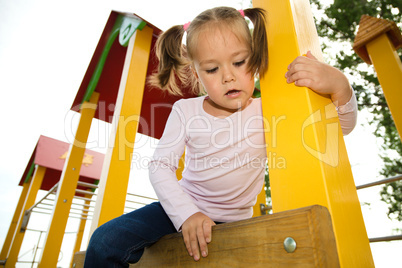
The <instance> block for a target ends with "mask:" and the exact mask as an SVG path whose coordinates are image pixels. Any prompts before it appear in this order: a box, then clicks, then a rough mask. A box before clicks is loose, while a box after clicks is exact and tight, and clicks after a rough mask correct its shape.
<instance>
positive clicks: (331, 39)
mask: <svg viewBox="0 0 402 268" xmlns="http://www.w3.org/2000/svg"><path fill="white" fill-rule="evenodd" d="M310 2H311V4H312V7H313V10H314V9H315V12H314V13H315V15H316V16H315V19H316V26H317V31H318V35H319V36H320V37H321V38H323V39H324V45H323V52H324V55H329V51H330V48H331V47H330V45H328V44H330V43H336V44H343V47H344V49H343V50H339V51H338V52H337V54H336V55H335V58H333V59H330V60H332V62H331V64H332V65H334V66H335V67H337V68H339V69H340V70H343V71H344V72H345V74H347V75H349V76H350V77H354V78H357V79H353V80H352V81H351V82H352V86H353V88H354V90H355V92H356V97H357V100H358V104H359V110H361V109H367V110H368V111H369V112H370V113H371V114H372V115H373V119H372V121H371V122H369V123H370V124H373V125H375V127H376V128H375V131H374V135H375V136H377V137H378V138H381V139H382V140H383V145H382V148H381V149H382V150H381V154H380V157H381V159H382V160H383V163H384V166H383V169H382V171H381V172H380V175H383V176H385V177H390V176H395V175H398V174H402V160H401V159H402V143H401V140H400V137H399V135H398V132H397V130H396V127H395V125H394V122H393V120H392V116H391V114H390V112H389V109H388V106H387V103H386V100H385V98H384V95H383V93H382V90H381V87H380V85H379V82H378V80H377V77H376V75H375V72H374V69H373V67H372V66H371V67H367V65H366V64H365V63H363V61H362V60H361V59H360V58H359V57H358V56H357V54H356V53H354V52H353V50H352V44H353V41H354V38H355V35H356V32H357V28H358V25H359V21H360V17H361V16H362V15H363V14H367V15H370V16H372V17H378V18H382V19H389V20H392V21H394V22H396V23H397V25H398V26H399V27H401V25H402V15H401V11H402V0H371V1H368V0H334V1H333V3H332V4H329V5H327V6H324V5H323V4H322V1H320V0H310ZM345 47H347V49H345ZM399 56H400V57H401V58H402V53H401V51H399ZM401 134H402V133H401ZM380 195H381V200H382V201H384V202H386V203H387V204H388V213H387V214H388V217H389V218H396V219H398V220H399V221H402V209H401V208H402V181H397V182H393V183H388V184H386V185H385V186H384V187H383V189H382V191H381V193H380Z"/></svg>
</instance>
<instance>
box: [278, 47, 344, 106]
mask: <svg viewBox="0 0 402 268" xmlns="http://www.w3.org/2000/svg"><path fill="white" fill-rule="evenodd" d="M285 77H286V81H287V82H288V83H295V85H296V86H299V87H308V88H310V89H312V90H314V91H315V92H317V93H319V94H329V95H330V96H331V100H332V102H334V103H335V105H336V106H340V105H343V104H345V103H347V102H348V101H349V100H350V98H351V96H352V88H351V86H350V84H349V81H348V79H347V78H346V76H345V75H344V74H343V73H342V72H341V71H339V70H338V69H336V68H334V67H332V66H330V65H328V64H326V63H323V62H320V61H318V60H317V59H316V57H314V56H313V54H311V52H310V51H308V52H307V54H306V56H305V57H303V56H299V57H297V58H296V59H295V60H294V61H293V62H292V63H291V64H290V65H289V66H288V72H287V73H286V74H285Z"/></svg>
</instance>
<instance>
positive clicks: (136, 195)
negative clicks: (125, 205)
mask: <svg viewBox="0 0 402 268" xmlns="http://www.w3.org/2000/svg"><path fill="white" fill-rule="evenodd" d="M127 195H130V196H135V197H141V198H146V199H151V200H155V201H158V199H156V198H153V197H148V196H143V195H138V194H130V193H127Z"/></svg>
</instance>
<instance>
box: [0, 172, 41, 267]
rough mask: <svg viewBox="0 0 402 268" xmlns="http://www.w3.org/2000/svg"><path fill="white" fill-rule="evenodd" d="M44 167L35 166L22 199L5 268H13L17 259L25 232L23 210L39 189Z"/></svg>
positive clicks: (32, 203)
mask: <svg viewBox="0 0 402 268" xmlns="http://www.w3.org/2000/svg"><path fill="white" fill-rule="evenodd" d="M45 173H46V168H45V167H42V166H37V167H36V170H35V173H34V175H33V177H32V179H31V181H30V182H29V189H28V191H27V194H26V198H25V200H24V205H23V207H22V210H21V213H20V215H19V219H18V224H17V227H16V229H15V233H14V235H13V240H12V243H11V247H10V250H9V252H8V256H7V261H6V265H5V267H6V268H14V267H15V264H16V262H17V261H18V254H19V252H20V249H21V244H22V241H23V240H24V235H25V232H21V231H20V230H21V226H22V220H23V217H24V214H25V211H26V210H28V209H29V208H31V207H32V206H33V205H34V203H35V199H36V195H37V194H38V191H39V189H40V186H41V184H42V181H43V177H44V176H45Z"/></svg>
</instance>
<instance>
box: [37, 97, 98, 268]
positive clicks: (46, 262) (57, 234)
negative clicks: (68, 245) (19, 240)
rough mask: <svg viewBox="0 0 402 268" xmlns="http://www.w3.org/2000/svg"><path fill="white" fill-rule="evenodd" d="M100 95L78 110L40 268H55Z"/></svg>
mask: <svg viewBox="0 0 402 268" xmlns="http://www.w3.org/2000/svg"><path fill="white" fill-rule="evenodd" d="M98 99H99V93H98V92H94V93H92V96H91V99H90V101H89V102H84V103H83V104H82V106H81V117H80V121H79V124H78V128H77V132H76V134H75V139H74V142H73V144H72V145H71V146H70V150H69V153H68V156H67V159H66V163H65V165H64V168H63V172H62V174H61V178H60V181H59V186H58V189H57V194H56V200H55V206H54V208H53V212H52V215H51V222H50V225H49V228H48V231H47V233H46V239H45V246H44V248H43V252H42V256H41V259H40V262H39V266H38V267H41V268H48V267H56V266H57V260H58V258H59V252H60V248H61V243H62V241H63V237H64V232H65V229H66V225H67V220H68V215H69V213H70V209H71V204H72V202H73V198H74V195H75V190H76V188H77V182H78V179H79V174H80V170H81V165H82V159H83V157H84V153H85V145H86V142H87V139H88V134H89V130H90V128H91V123H92V119H93V117H94V115H95V111H96V108H97V103H98Z"/></svg>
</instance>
